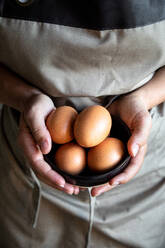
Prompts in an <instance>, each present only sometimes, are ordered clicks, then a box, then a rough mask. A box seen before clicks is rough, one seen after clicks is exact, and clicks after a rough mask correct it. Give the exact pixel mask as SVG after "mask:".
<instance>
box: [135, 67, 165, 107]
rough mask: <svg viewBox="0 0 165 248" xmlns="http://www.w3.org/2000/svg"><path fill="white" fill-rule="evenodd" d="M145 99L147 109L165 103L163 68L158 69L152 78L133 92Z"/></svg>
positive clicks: (164, 75) (164, 72)
mask: <svg viewBox="0 0 165 248" xmlns="http://www.w3.org/2000/svg"><path fill="white" fill-rule="evenodd" d="M135 94H140V95H141V96H142V97H143V99H145V102H146V107H147V109H148V110H149V109H151V108H152V107H154V106H156V105H158V104H160V103H162V102H164V101H165V67H162V68H161V69H159V70H158V71H157V72H156V73H155V75H154V77H153V78H152V79H151V80H150V81H149V82H148V83H147V84H145V85H144V86H142V87H141V88H139V89H138V90H136V91H135Z"/></svg>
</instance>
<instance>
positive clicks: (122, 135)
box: [44, 115, 131, 187]
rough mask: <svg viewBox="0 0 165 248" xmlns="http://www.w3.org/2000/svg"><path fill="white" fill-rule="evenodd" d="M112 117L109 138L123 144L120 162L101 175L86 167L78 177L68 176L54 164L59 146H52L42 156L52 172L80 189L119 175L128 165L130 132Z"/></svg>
mask: <svg viewBox="0 0 165 248" xmlns="http://www.w3.org/2000/svg"><path fill="white" fill-rule="evenodd" d="M111 116H112V128H111V132H110V137H115V138H118V139H120V140H121V141H123V143H124V144H125V154H124V156H123V159H122V161H120V162H119V163H118V164H117V165H116V166H115V167H113V168H112V169H110V170H108V171H106V172H103V173H99V174H98V173H97V174H96V173H94V172H91V171H90V170H89V169H88V168H87V167H86V168H85V169H84V170H83V171H82V172H81V173H80V174H78V175H70V174H68V173H66V172H64V171H62V170H60V169H59V168H58V167H57V166H56V165H55V163H54V154H55V152H56V150H57V149H58V147H59V145H57V144H53V146H52V149H51V151H50V153H48V154H47V155H44V157H45V160H46V161H47V163H48V164H49V165H50V166H51V167H52V169H53V170H55V171H56V172H58V173H59V174H60V175H62V176H63V177H64V178H65V180H66V182H68V183H70V184H74V185H78V186H81V187H90V186H97V185H101V184H105V183H107V182H108V181H109V180H110V179H112V178H113V177H114V176H116V175H117V174H119V173H121V172H122V171H123V170H124V169H125V168H126V167H127V165H128V163H129V161H130V158H131V157H130V155H129V154H128V151H127V142H128V139H129V137H130V136H131V132H130V130H129V128H128V127H127V125H126V124H125V123H124V122H123V121H122V120H121V119H119V118H118V117H116V116H113V115H111Z"/></svg>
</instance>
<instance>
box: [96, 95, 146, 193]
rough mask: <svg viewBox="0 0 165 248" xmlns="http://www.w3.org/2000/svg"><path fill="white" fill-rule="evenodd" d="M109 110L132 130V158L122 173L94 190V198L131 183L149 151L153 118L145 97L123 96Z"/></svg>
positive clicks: (128, 147)
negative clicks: (148, 141) (148, 145)
mask: <svg viewBox="0 0 165 248" xmlns="http://www.w3.org/2000/svg"><path fill="white" fill-rule="evenodd" d="M108 110H109V112H110V113H111V114H113V115H117V116H119V117H120V118H121V119H122V120H123V121H124V122H125V123H126V124H127V126H128V127H129V128H130V130H131V133H132V135H131V137H130V139H129V141H128V144H127V149H128V152H129V154H130V155H131V157H132V158H131V161H130V163H129V165H128V166H127V168H126V169H125V170H124V171H123V172H122V173H120V174H118V175H117V176H115V177H114V178H112V179H111V180H110V181H109V182H108V183H107V184H105V185H102V186H98V187H94V188H92V191H91V193H92V196H98V195H100V194H102V193H104V192H106V191H109V190H111V189H112V188H114V187H115V186H117V185H119V184H124V183H127V182H128V181H130V180H131V179H132V178H133V177H134V176H135V175H136V174H137V173H138V171H139V170H140V168H141V166H142V163H143V160H144V156H145V153H146V151H147V139H148V135H149V132H150V129H151V116H150V114H149V112H148V109H147V106H146V103H145V99H144V98H143V96H142V95H140V94H137V92H136V91H134V92H132V93H129V94H127V95H123V96H121V97H120V98H119V99H118V100H116V101H115V102H114V103H112V105H111V106H110V107H109V108H108Z"/></svg>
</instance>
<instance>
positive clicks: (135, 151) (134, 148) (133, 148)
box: [132, 144, 139, 157]
mask: <svg viewBox="0 0 165 248" xmlns="http://www.w3.org/2000/svg"><path fill="white" fill-rule="evenodd" d="M138 151H139V146H138V145H137V144H134V145H133V146H132V153H133V156H134V157H135V156H136V155H137V153H138Z"/></svg>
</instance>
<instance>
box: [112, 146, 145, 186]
mask: <svg viewBox="0 0 165 248" xmlns="http://www.w3.org/2000/svg"><path fill="white" fill-rule="evenodd" d="M146 150H147V145H144V146H142V147H141V148H140V150H139V153H138V154H137V156H136V157H133V158H132V159H131V162H130V164H129V165H128V167H127V168H126V169H125V170H124V171H123V172H122V173H120V174H119V175H117V176H115V177H114V178H112V179H111V180H110V182H109V184H110V185H111V186H114V185H119V184H123V183H127V182H128V181H130V180H131V179H132V178H133V177H134V176H135V175H136V174H137V173H138V171H139V170H140V168H141V166H142V163H143V160H144V156H145V153H146Z"/></svg>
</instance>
